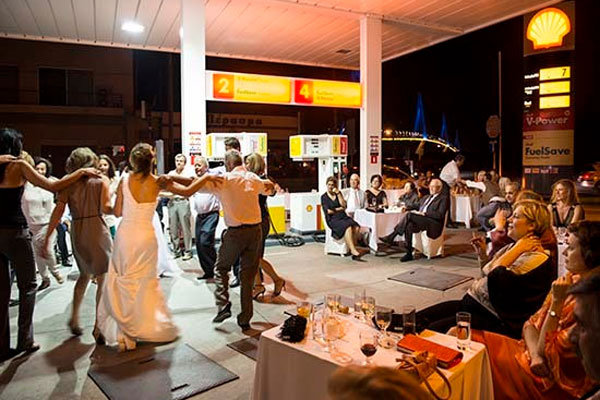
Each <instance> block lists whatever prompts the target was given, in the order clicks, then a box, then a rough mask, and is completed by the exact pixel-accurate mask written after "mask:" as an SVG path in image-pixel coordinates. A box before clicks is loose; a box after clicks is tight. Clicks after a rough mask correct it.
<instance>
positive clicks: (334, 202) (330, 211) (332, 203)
mask: <svg viewBox="0 0 600 400" xmlns="http://www.w3.org/2000/svg"><path fill="white" fill-rule="evenodd" d="M321 207H322V208H323V212H324V213H325V222H326V223H327V226H328V227H329V229H331V236H333V237H334V238H335V239H337V240H339V239H342V238H344V241H345V242H346V245H347V246H348V248H349V249H350V253H352V259H353V260H358V259H359V258H360V256H361V255H362V254H361V253H360V252H359V251H358V250H357V249H356V243H357V242H358V235H359V230H360V226H359V225H358V224H357V223H356V221H354V220H353V219H352V218H350V217H349V216H348V214H346V200H344V196H342V193H341V192H340V190H339V189H338V181H337V179H336V178H335V177H333V176H330V177H329V178H327V192H326V193H323V195H322V196H321Z"/></svg>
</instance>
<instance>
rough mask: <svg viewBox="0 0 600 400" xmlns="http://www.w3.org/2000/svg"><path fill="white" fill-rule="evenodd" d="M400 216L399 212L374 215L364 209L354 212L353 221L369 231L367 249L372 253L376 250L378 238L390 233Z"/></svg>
mask: <svg viewBox="0 0 600 400" xmlns="http://www.w3.org/2000/svg"><path fill="white" fill-rule="evenodd" d="M401 216H402V213H400V212H394V211H387V210H386V212H385V213H374V212H370V211H367V210H364V209H362V210H356V211H354V220H355V221H356V222H357V223H358V224H359V225H360V226H365V227H367V228H369V230H370V231H371V234H370V235H369V247H370V248H371V249H372V250H374V251H377V249H378V244H377V243H378V242H379V238H380V237H382V236H385V235H389V234H390V233H392V231H393V230H394V227H395V226H396V225H397V224H398V222H400V217H401Z"/></svg>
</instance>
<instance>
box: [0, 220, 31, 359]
mask: <svg viewBox="0 0 600 400" xmlns="http://www.w3.org/2000/svg"><path fill="white" fill-rule="evenodd" d="M9 263H10V266H11V267H12V268H13V269H14V271H15V273H16V275H17V287H18V288H19V318H18V322H17V324H18V327H19V333H18V335H17V347H19V348H26V347H28V346H30V345H31V344H32V343H33V308H34V307H35V293H36V289H37V282H36V278H35V261H34V258H33V248H32V246H31V234H30V233H29V230H28V229H27V228H25V229H20V228H15V229H9V228H0V355H5V354H7V353H8V351H9V347H10V322H9V316H8V302H9V300H10V286H11V279H10V271H9Z"/></svg>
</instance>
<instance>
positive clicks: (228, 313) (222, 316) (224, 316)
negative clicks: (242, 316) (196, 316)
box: [213, 303, 231, 323]
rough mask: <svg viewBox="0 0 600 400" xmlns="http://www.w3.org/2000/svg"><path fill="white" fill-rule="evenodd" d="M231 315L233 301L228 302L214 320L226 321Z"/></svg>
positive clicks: (217, 321)
mask: <svg viewBox="0 0 600 400" xmlns="http://www.w3.org/2000/svg"><path fill="white" fill-rule="evenodd" d="M230 317H231V303H227V305H226V306H225V307H223V309H222V310H221V311H219V312H218V313H217V316H216V317H214V318H213V322H216V323H219V322H223V321H225V320H226V319H227V318H230Z"/></svg>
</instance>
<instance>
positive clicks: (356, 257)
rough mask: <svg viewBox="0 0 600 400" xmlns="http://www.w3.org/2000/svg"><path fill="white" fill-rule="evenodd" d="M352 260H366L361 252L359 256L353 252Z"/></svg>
mask: <svg viewBox="0 0 600 400" xmlns="http://www.w3.org/2000/svg"><path fill="white" fill-rule="evenodd" d="M352 260H353V261H360V262H365V260H363V259H362V254H359V255H357V256H355V255H354V254H352Z"/></svg>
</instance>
